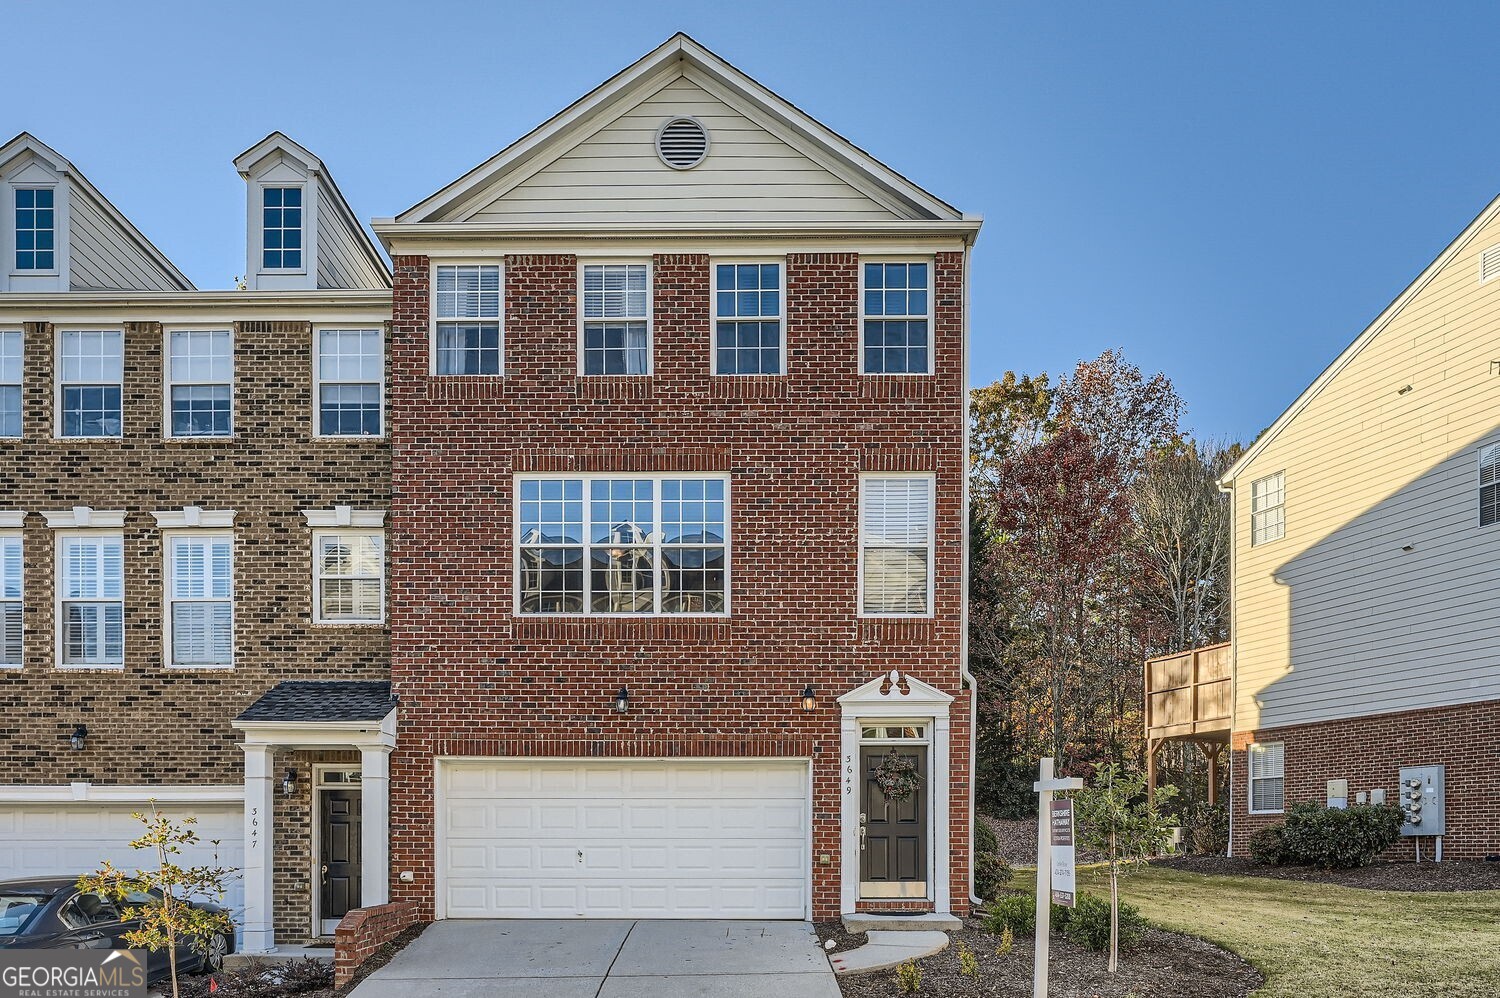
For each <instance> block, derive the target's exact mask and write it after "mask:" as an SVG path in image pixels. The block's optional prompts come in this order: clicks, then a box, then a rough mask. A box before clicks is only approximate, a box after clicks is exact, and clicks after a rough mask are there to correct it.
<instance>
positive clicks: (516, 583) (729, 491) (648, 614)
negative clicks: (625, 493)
mask: <svg viewBox="0 0 1500 998" xmlns="http://www.w3.org/2000/svg"><path fill="white" fill-rule="evenodd" d="M574 479H581V480H582V481H583V483H584V496H583V507H584V513H583V528H584V536H585V537H587V536H588V533H589V530H588V528H589V524H590V520H589V505H590V499H589V494H588V493H589V488H588V483H589V482H598V481H643V480H649V481H651V482H654V483H655V486H656V487H655V488H653V489H652V492H651V501H652V515H653V516H654V517H655V521H656V522H655V524H654V526H655V528H656V529H654V530H653V531H652V535H653V536H654V537H655V538H656V539H655V540H653V541H652V542H651V556H652V559H653V583H652V597H651V603H652V606H653V607H656V608H657V609H652V610H648V611H637V612H625V613H607V612H597V613H596V612H595V611H593V610H590V609H585V610H583V611H582V612H581V613H523V612H522V611H521V609H520V607H521V585H522V583H521V576H522V573H521V548H522V547H523V546H524V545H522V543H521V530H520V523H521V516H520V508H521V482H522V481H567V480H574ZM667 479H679V480H682V479H699V480H702V481H708V480H714V481H720V482H723V483H724V609H723V610H722V611H718V612H712V613H711V612H707V611H705V612H702V613H667V612H665V611H663V610H661V609H660V606H661V572H660V571H657V570H656V569H657V568H659V566H660V555H661V549H662V546H663V545H662V543H661V539H660V534H661V483H662V482H663V481H664V480H667ZM733 493H734V489H733V486H732V485H731V483H730V480H729V475H728V473H725V472H713V471H707V472H705V471H680V472H670V471H660V472H642V473H639V474H637V473H635V472H607V473H595V472H527V473H524V474H523V473H518V474H516V475H514V476H512V478H511V524H512V528H511V565H512V571H511V601H510V610H511V615H512V616H514V617H524V618H527V619H540V620H581V619H590V618H593V619H598V618H604V617H607V618H612V619H625V620H630V619H639V618H652V619H658V618H665V619H668V620H675V619H679V618H680V619H683V620H694V619H698V620H701V619H708V620H723V619H727V618H728V617H730V616H731V615H732V614H733V613H734V603H733V592H734V536H733V534H734V530H733V527H732V526H731V524H732V523H733V520H734V506H733V503H734V494H733ZM566 546H568V547H580V548H583V550H584V554H585V560H584V573H585V574H584V595H585V597H587V596H588V595H589V593H590V592H591V590H590V589H589V585H588V573H589V571H590V566H589V563H588V560H587V554H588V552H589V549H590V548H591V547H593V546H594V545H593V544H592V543H591V542H589V541H587V540H585V541H582V542H580V543H579V544H577V545H566ZM668 546H669V547H671V546H675V545H668ZM689 546H692V545H689Z"/></svg>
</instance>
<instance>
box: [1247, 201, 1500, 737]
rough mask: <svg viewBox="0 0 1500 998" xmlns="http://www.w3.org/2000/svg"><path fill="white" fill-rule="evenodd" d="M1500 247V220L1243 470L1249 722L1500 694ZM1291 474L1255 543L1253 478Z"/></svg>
mask: <svg viewBox="0 0 1500 998" xmlns="http://www.w3.org/2000/svg"><path fill="white" fill-rule="evenodd" d="M1496 243H1500V222H1491V223H1489V225H1487V226H1486V227H1485V229H1484V231H1481V232H1480V233H1478V234H1477V235H1476V236H1475V238H1473V239H1472V240H1471V241H1470V242H1469V243H1468V244H1467V245H1466V246H1465V247H1464V248H1463V249H1462V251H1461V252H1459V254H1458V255H1457V256H1456V257H1455V258H1454V259H1453V261H1452V262H1450V263H1449V264H1448V266H1447V267H1445V268H1444V269H1443V270H1442V271H1441V272H1440V273H1438V274H1437V275H1435V276H1434V278H1433V279H1432V280H1431V281H1430V283H1429V284H1428V285H1427V286H1426V287H1425V288H1424V289H1423V290H1422V291H1421V292H1420V293H1419V294H1418V295H1417V296H1416V297H1415V298H1414V299H1413V300H1412V301H1410V302H1409V303H1408V304H1407V306H1406V308H1405V309H1404V310H1403V311H1402V313H1401V314H1400V315H1398V316H1397V317H1396V318H1395V319H1394V320H1393V321H1392V322H1391V323H1390V324H1389V325H1388V326H1387V327H1386V328H1385V330H1384V331H1383V332H1382V333H1381V334H1379V335H1378V336H1377V337H1376V338H1375V339H1374V340H1373V341H1372V342H1371V343H1369V344H1368V345H1367V346H1366V347H1365V348H1364V350H1363V351H1362V352H1361V353H1360V354H1359V355H1358V356H1356V357H1355V358H1354V359H1353V360H1351V361H1350V362H1349V363H1348V364H1347V366H1346V367H1345V368H1344V369H1343V370H1342V371H1341V372H1340V373H1339V374H1338V375H1337V377H1335V378H1333V379H1332V381H1330V382H1329V383H1328V385H1326V386H1325V388H1324V389H1323V391H1322V392H1321V393H1320V394H1319V395H1318V396H1317V397H1316V398H1315V399H1313V400H1312V401H1311V402H1310V403H1309V404H1308V406H1307V407H1306V408H1305V409H1304V410H1303V411H1302V412H1301V413H1300V414H1299V415H1298V416H1297V417H1296V418H1295V419H1294V420H1293V421H1292V422H1291V423H1290V424H1288V426H1287V427H1286V428H1285V429H1284V430H1283V431H1282V433H1281V434H1280V436H1278V437H1277V438H1276V439H1275V440H1273V441H1272V442H1271V443H1270V444H1269V445H1268V446H1267V448H1266V450H1265V451H1264V452H1262V453H1261V454H1260V455H1258V456H1257V457H1256V459H1255V460H1254V461H1253V462H1252V463H1251V464H1250V465H1249V466H1248V467H1247V468H1245V469H1243V470H1242V472H1241V473H1240V474H1239V476H1238V477H1237V478H1236V481H1235V492H1234V502H1235V531H1236V535H1235V543H1236V566H1235V573H1234V574H1235V594H1234V600H1235V604H1234V644H1235V674H1236V721H1235V726H1236V729H1237V730H1252V729H1255V728H1265V727H1275V726H1280V725H1285V724H1297V723H1306V722H1312V721H1321V720H1328V719H1332V718H1343V717H1354V716H1360V715H1365V714H1375V713H1386V712H1391V711H1400V710H1414V709H1421V708H1426V707H1435V706H1443V705H1449V704H1456V703H1465V702H1472V701H1477V700H1488V699H1494V698H1500V525H1495V526H1489V527H1480V526H1479V514H1478V495H1477V461H1478V457H1477V455H1478V451H1479V448H1480V447H1481V446H1483V445H1484V444H1486V443H1492V442H1496V441H1500V375H1497V374H1494V373H1492V372H1491V363H1492V362H1494V361H1497V360H1500V335H1497V333H1500V280H1497V281H1491V282H1489V283H1487V284H1480V282H1479V254H1480V253H1481V251H1482V250H1483V249H1485V248H1486V247H1488V246H1491V245H1494V244H1496ZM1408 384H1409V385H1411V386H1412V387H1411V390H1410V391H1409V392H1406V393H1405V394H1400V389H1401V388H1402V387H1403V386H1405V385H1408ZM1277 471H1284V472H1285V474H1286V536H1285V537H1284V538H1283V539H1281V540H1277V541H1272V542H1269V543H1265V544H1262V545H1260V546H1258V547H1252V546H1251V544H1250V485H1251V482H1253V481H1255V480H1256V479H1259V478H1262V477H1264V476H1266V475H1270V474H1274V473H1275V472H1277ZM1407 545H1410V546H1412V548H1413V550H1412V551H1410V552H1406V551H1403V550H1402V548H1403V547H1404V546H1407Z"/></svg>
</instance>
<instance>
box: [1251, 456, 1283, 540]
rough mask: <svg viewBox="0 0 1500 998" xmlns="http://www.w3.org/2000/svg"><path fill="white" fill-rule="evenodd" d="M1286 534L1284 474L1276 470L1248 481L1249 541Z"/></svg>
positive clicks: (1270, 538)
mask: <svg viewBox="0 0 1500 998" xmlns="http://www.w3.org/2000/svg"><path fill="white" fill-rule="evenodd" d="M1284 536H1286V474H1285V472H1281V471H1278V472H1276V474H1274V475H1267V476H1266V477H1265V478H1261V479H1258V480H1256V481H1254V482H1251V483H1250V543H1251V545H1252V546H1253V545H1256V544H1264V543H1266V542H1267V541H1275V540H1280V539H1281V538H1282V537H1284Z"/></svg>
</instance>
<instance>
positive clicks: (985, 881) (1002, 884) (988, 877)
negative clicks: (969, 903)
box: [974, 852, 1010, 901]
mask: <svg viewBox="0 0 1500 998" xmlns="http://www.w3.org/2000/svg"><path fill="white" fill-rule="evenodd" d="M1009 886H1010V864H1009V863H1007V862H1005V860H1003V859H1001V858H1000V857H999V856H998V855H997V854H995V853H992V852H982V853H978V854H976V855H975V857H974V893H975V894H978V895H979V896H980V897H981V898H982V899H984V900H985V901H989V900H991V899H992V898H996V897H999V896H1000V892H1001V891H1003V890H1005V889H1006V888H1007V887H1009Z"/></svg>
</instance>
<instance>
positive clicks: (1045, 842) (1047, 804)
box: [1031, 758, 1083, 998]
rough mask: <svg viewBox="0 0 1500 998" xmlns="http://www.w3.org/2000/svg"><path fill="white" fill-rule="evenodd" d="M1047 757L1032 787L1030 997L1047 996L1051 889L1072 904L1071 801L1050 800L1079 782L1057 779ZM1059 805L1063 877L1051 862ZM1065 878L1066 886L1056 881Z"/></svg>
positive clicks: (1081, 784)
mask: <svg viewBox="0 0 1500 998" xmlns="http://www.w3.org/2000/svg"><path fill="white" fill-rule="evenodd" d="M1053 767H1054V763H1053V760H1052V759H1051V758H1045V759H1043V760H1042V764H1041V768H1040V771H1039V772H1038V773H1037V776H1038V779H1037V781H1036V783H1035V784H1034V786H1033V789H1035V790H1036V792H1037V795H1038V796H1037V822H1036V954H1035V956H1034V957H1033V961H1034V966H1033V969H1032V977H1031V993H1032V995H1033V996H1034V998H1047V959H1048V951H1049V950H1050V948H1051V945H1050V944H1051V942H1052V940H1051V938H1050V937H1051V934H1052V900H1053V891H1054V890H1055V889H1056V890H1059V893H1065V894H1066V896H1067V898H1068V900H1067V901H1059V902H1058V903H1059V904H1066V905H1067V906H1069V907H1072V904H1073V898H1074V897H1075V894H1074V890H1075V887H1074V882H1073V802H1072V801H1054V800H1053V799H1052V795H1053V794H1054V793H1056V792H1057V791H1059V790H1082V789H1083V781H1082V780H1080V779H1078V778H1077V777H1070V778H1065V779H1058V778H1057V777H1056V776H1055V775H1054V768H1053ZM1057 805H1062V806H1063V807H1065V808H1067V811H1066V830H1067V844H1066V845H1065V846H1063V845H1059V846H1058V851H1061V852H1064V853H1065V855H1066V877H1065V878H1062V877H1056V876H1055V875H1056V874H1057V873H1059V872H1061V871H1059V870H1058V869H1057V867H1056V865H1055V863H1054V858H1053V857H1054V849H1053V841H1054V834H1053V808H1054V807H1055V806H1057ZM1063 879H1065V880H1066V886H1065V887H1064V886H1063V884H1061V883H1059V882H1058V881H1059V880H1063Z"/></svg>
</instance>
